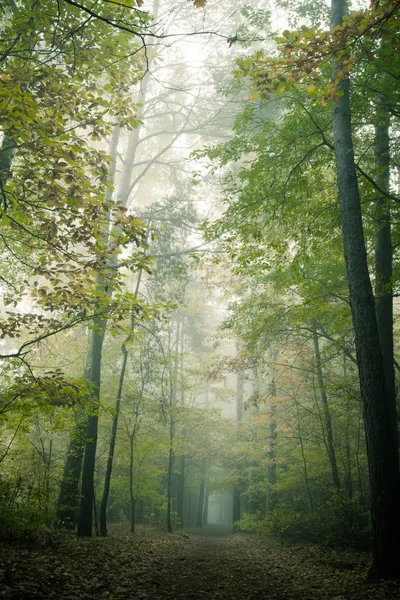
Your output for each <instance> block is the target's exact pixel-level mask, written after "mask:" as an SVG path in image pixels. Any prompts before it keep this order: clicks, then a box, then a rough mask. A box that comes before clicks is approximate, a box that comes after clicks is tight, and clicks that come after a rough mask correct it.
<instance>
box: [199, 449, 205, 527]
mask: <svg viewBox="0 0 400 600" xmlns="http://www.w3.org/2000/svg"><path fill="white" fill-rule="evenodd" d="M206 468H207V463H206V461H205V459H204V458H203V460H202V463H201V478H200V490H199V503H198V505H197V516H196V527H203V514H204V493H205V487H206Z"/></svg>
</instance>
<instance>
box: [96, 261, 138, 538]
mask: <svg viewBox="0 0 400 600" xmlns="http://www.w3.org/2000/svg"><path fill="white" fill-rule="evenodd" d="M141 279H142V269H140V271H139V274H138V278H137V282H136V288H135V293H134V297H135V299H136V298H137V295H138V292H139V287H140V282H141ZM134 329H135V311H134V307H133V308H132V312H131V322H130V329H129V335H128V337H127V339H126V340H125V341H124V342H123V344H122V348H121V350H122V355H123V358H122V365H121V371H120V375H119V383H118V391H117V396H116V399H115V409H114V410H115V412H114V418H113V423H112V428H111V439H110V447H109V451H108V459H107V467H106V475H105V479H104V489H103V496H102V498H101V505H100V535H101V536H103V537H105V536H106V535H107V503H108V496H109V494H110V484H111V475H112V468H113V460H114V450H115V443H116V441H117V430H118V419H119V412H120V406H121V398H122V390H123V387H124V380H125V372H126V365H127V362H128V354H129V353H128V350H127V344H128V343H129V342H130V341H131V338H132V335H133V332H134ZM132 468H133V467H132Z"/></svg>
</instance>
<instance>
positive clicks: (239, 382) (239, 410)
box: [232, 343, 244, 531]
mask: <svg viewBox="0 0 400 600" xmlns="http://www.w3.org/2000/svg"><path fill="white" fill-rule="evenodd" d="M236 358H239V343H237V344H236ZM243 392H244V378H243V373H242V371H241V370H239V371H238V374H237V377H236V420H237V428H238V430H237V433H238V437H239V436H240V432H241V422H242V419H243ZM240 497H241V490H240V486H239V484H238V483H236V485H235V487H234V489H233V511H232V525H233V531H239V527H238V525H236V524H235V523H236V522H237V521H240V518H241V511H240Z"/></svg>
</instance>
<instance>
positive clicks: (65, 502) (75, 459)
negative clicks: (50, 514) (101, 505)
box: [56, 409, 86, 529]
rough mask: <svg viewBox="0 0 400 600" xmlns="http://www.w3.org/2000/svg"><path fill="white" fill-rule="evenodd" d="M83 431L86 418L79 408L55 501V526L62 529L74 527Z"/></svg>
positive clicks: (82, 450) (77, 504) (82, 449)
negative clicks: (56, 500)
mask: <svg viewBox="0 0 400 600" xmlns="http://www.w3.org/2000/svg"><path fill="white" fill-rule="evenodd" d="M85 431H86V418H85V417H84V415H83V410H82V409H81V410H79V411H78V412H77V413H76V416H75V427H74V431H73V432H72V435H71V438H70V441H69V445H68V450H67V459H66V461H65V464H64V471H63V476H62V480H61V485H60V493H59V496H58V502H57V518H56V522H57V526H58V527H60V528H62V529H75V524H76V517H77V510H78V506H79V501H78V496H79V484H80V480H81V472H82V462H83V452H84V448H85Z"/></svg>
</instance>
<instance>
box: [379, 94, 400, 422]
mask: <svg viewBox="0 0 400 600" xmlns="http://www.w3.org/2000/svg"><path fill="white" fill-rule="evenodd" d="M375 117H376V124H375V140H374V151H375V169H376V175H375V181H376V182H377V183H378V184H379V187H380V188H381V189H382V190H384V191H385V192H389V186H390V183H389V180H390V147H389V124H390V119H389V114H388V111H387V109H386V106H385V104H384V100H383V99H382V98H378V100H377V109H376V112H375ZM392 264H393V250H392V235H391V223H390V208H389V200H388V199H387V198H385V197H382V196H378V198H377V199H376V201H375V310H376V320H377V323H378V331H379V340H380V344H381V350H382V356H383V365H384V369H385V377H386V388H387V391H388V395H389V398H390V402H391V406H392V409H393V411H394V412H393V415H392V418H393V420H394V422H396V421H397V414H396V384H395V374H394V360H393V292H392V275H393V266H392Z"/></svg>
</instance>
